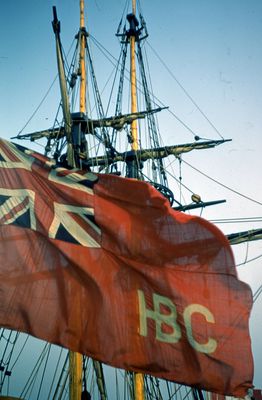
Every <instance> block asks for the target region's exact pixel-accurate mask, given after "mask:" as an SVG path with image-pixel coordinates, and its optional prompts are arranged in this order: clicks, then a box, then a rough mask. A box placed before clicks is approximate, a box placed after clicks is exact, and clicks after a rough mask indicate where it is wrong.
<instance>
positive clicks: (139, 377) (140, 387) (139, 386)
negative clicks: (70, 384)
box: [130, 0, 145, 400]
mask: <svg viewBox="0 0 262 400" xmlns="http://www.w3.org/2000/svg"><path fill="white" fill-rule="evenodd" d="M132 14H133V16H134V20H135V19H136V0H132ZM135 45H136V32H135V29H134V30H132V28H131V29H130V84H131V113H136V112H137V84H136V60H135ZM131 137H132V144H131V148H132V150H133V151H134V152H136V151H137V150H138V134H137V120H136V119H134V120H133V121H132V123H131ZM134 163H135V165H137V163H136V160H135V161H134ZM133 171H134V172H135V175H136V176H134V178H137V177H138V173H137V172H136V171H137V167H136V166H134V169H133ZM134 389H135V400H144V398H145V393H144V375H143V374H141V373H137V372H136V373H135V374H134Z"/></svg>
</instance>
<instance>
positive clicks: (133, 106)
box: [129, 0, 138, 151]
mask: <svg viewBox="0 0 262 400" xmlns="http://www.w3.org/2000/svg"><path fill="white" fill-rule="evenodd" d="M136 21H137V20H136V0H132V16H131V18H130V19H129V22H130V83H131V113H136V112H137V92H136V60H135V45H136V34H135V30H136ZM131 137H132V150H134V151H136V150H138V137H137V120H136V119H134V120H133V121H132V123H131Z"/></svg>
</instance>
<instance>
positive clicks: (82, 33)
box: [79, 0, 86, 113]
mask: <svg viewBox="0 0 262 400" xmlns="http://www.w3.org/2000/svg"><path fill="white" fill-rule="evenodd" d="M79 35H80V101H79V103H80V112H82V113H86V64H85V43H86V29H85V13H84V0H80V31H79Z"/></svg>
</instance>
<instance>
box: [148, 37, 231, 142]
mask: <svg viewBox="0 0 262 400" xmlns="http://www.w3.org/2000/svg"><path fill="white" fill-rule="evenodd" d="M147 45H148V46H149V47H150V49H151V50H152V51H153V53H154V54H155V56H156V57H157V58H158V60H159V61H160V62H161V64H162V65H163V66H164V67H165V69H166V70H167V72H168V73H169V74H170V76H171V77H172V78H173V79H174V81H175V82H176V83H177V84H178V86H179V87H180V88H181V89H182V91H183V92H184V93H185V95H186V96H187V97H188V98H189V99H190V100H191V102H192V103H193V104H194V106H195V107H196V108H197V110H198V111H199V112H200V114H201V115H202V116H203V117H204V118H205V120H206V121H207V122H208V123H209V124H210V125H211V126H212V128H213V129H214V130H215V131H216V133H217V134H218V135H219V136H220V138H221V139H224V138H223V136H222V135H221V133H220V132H219V131H218V129H217V128H216V127H215V125H214V124H213V123H212V122H211V121H210V119H209V118H208V117H207V115H206V114H205V113H204V112H203V111H202V110H201V108H200V107H199V106H198V104H197V103H196V101H195V100H194V99H193V98H192V96H191V95H190V94H189V93H188V91H187V90H186V89H185V88H184V86H183V85H182V84H181V83H180V82H179V80H178V79H177V78H176V77H175V75H174V74H173V72H172V71H171V70H170V68H169V67H168V66H167V65H166V63H165V62H164V61H163V60H162V58H161V57H160V56H159V55H158V54H157V52H156V51H155V50H154V49H153V47H152V46H151V45H150V43H149V42H147Z"/></svg>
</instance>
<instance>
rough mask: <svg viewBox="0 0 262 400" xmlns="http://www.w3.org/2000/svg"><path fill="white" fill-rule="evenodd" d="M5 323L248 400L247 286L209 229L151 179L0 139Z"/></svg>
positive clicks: (1, 319) (0, 294) (1, 308)
mask: <svg viewBox="0 0 262 400" xmlns="http://www.w3.org/2000/svg"><path fill="white" fill-rule="evenodd" d="M0 255H1V264H0V325H1V326H5V327H7V328H11V329H16V330H19V331H23V332H27V333H30V334H31V335H34V336H36V337H38V338H41V339H45V340H47V341H49V342H51V343H56V344H58V345H61V346H64V347H66V348H69V349H71V350H73V351H78V352H80V353H83V354H86V355H88V356H91V357H93V358H95V359H97V360H101V361H103V362H105V363H107V364H110V365H112V366H115V367H119V368H124V369H127V370H131V371H140V372H144V373H147V374H151V375H154V376H157V377H162V378H165V379H169V380H173V381H176V382H180V383H184V384H187V385H192V386H194V387H198V388H202V389H206V390H209V391H211V392H216V393H221V394H227V395H234V396H238V397H243V396H244V395H245V394H246V392H247V390H248V388H250V387H252V375H253V361H252V354H251V345H250V337H249V332H248V319H249V314H250V310H251V306H252V296H251V291H250V288H249V287H248V286H247V285H246V284H245V283H243V282H241V281H240V280H239V279H238V278H237V273H236V268H235V265H234V259H233V255H232V252H231V248H230V246H229V243H228V241H227V239H226V238H225V237H224V235H223V234H222V233H221V232H220V231H219V230H218V229H217V228H216V227H215V226H213V225H212V224H210V223H209V222H207V221H205V220H204V219H202V218H199V217H196V216H188V215H185V214H183V213H180V212H177V211H174V210H172V208H171V207H170V205H169V203H168V201H167V200H166V199H165V198H164V197H163V196H162V195H161V194H160V193H158V192H157V190H155V189H154V188H153V187H151V186H150V185H149V184H147V183H145V182H139V181H136V180H132V179H124V178H120V177H116V176H112V175H95V174H92V173H90V172H87V171H78V170H67V169H65V168H62V167H58V166H55V165H54V164H52V162H51V161H50V160H49V159H47V158H45V157H44V156H41V155H39V154H37V153H34V152H32V151H29V150H26V149H24V148H21V147H19V146H17V145H15V144H12V143H9V142H7V141H4V140H1V141H0Z"/></svg>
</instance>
